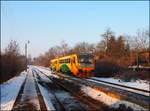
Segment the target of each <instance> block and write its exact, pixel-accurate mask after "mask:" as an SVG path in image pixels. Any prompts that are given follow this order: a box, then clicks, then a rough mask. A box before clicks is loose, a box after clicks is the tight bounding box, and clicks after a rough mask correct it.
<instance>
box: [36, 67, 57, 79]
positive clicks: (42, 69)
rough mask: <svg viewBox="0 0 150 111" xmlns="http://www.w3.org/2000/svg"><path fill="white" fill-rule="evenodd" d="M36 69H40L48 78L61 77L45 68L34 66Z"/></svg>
mask: <svg viewBox="0 0 150 111" xmlns="http://www.w3.org/2000/svg"><path fill="white" fill-rule="evenodd" d="M34 67H35V68H37V69H39V70H40V71H42V72H43V73H44V74H46V75H47V76H53V77H55V78H59V76H57V75H56V74H53V73H52V72H51V71H50V70H49V69H48V68H44V67H41V66H34Z"/></svg>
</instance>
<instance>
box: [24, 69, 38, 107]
mask: <svg viewBox="0 0 150 111" xmlns="http://www.w3.org/2000/svg"><path fill="white" fill-rule="evenodd" d="M21 103H31V104H33V105H34V106H35V107H36V109H37V110H40V104H39V100H38V95H37V92H36V87H35V81H34V78H33V73H32V68H31V67H30V68H29V71H28V75H27V80H26V83H25V86H24V89H23V95H22V98H21Z"/></svg>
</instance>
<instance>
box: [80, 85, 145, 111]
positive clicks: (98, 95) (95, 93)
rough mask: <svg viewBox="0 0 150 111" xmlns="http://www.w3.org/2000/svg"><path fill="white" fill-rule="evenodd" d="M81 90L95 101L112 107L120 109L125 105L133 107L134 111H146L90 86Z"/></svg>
mask: <svg viewBox="0 0 150 111" xmlns="http://www.w3.org/2000/svg"><path fill="white" fill-rule="evenodd" d="M81 90H82V91H83V92H84V93H85V94H87V95H88V96H90V97H92V98H93V99H95V100H98V101H101V102H103V103H105V104H106V105H108V106H110V107H114V108H118V107H119V104H125V105H126V106H127V107H131V108H133V109H134V110H146V109H144V108H143V107H141V106H139V105H137V104H134V103H131V102H128V101H124V100H119V99H117V98H113V97H111V96H108V95H107V94H106V93H104V92H101V91H99V90H96V89H93V88H91V87H88V86H82V88H81Z"/></svg>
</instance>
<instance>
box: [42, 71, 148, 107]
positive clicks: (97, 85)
mask: <svg viewBox="0 0 150 111" xmlns="http://www.w3.org/2000/svg"><path fill="white" fill-rule="evenodd" d="M41 73H43V72H42V71H41ZM57 75H58V76H59V77H61V78H63V79H66V80H69V81H70V80H71V81H74V82H75V83H81V84H83V85H86V86H89V87H92V88H94V89H98V90H100V91H104V92H105V93H108V92H109V93H112V94H115V95H118V97H119V98H121V99H122V100H125V101H129V102H131V103H134V104H137V105H140V106H142V107H144V108H146V109H149V102H150V96H149V94H150V92H149V91H147V90H142V89H138V88H133V87H128V86H124V85H120V84H115V83H110V82H107V81H99V80H95V79H92V78H88V79H83V78H76V77H73V76H70V75H66V74H61V73H57Z"/></svg>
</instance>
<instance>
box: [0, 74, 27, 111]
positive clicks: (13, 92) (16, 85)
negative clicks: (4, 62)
mask: <svg viewBox="0 0 150 111" xmlns="http://www.w3.org/2000/svg"><path fill="white" fill-rule="evenodd" d="M26 75H27V74H26V72H22V73H21V74H20V75H19V76H16V77H14V78H12V79H10V80H8V81H7V82H5V83H3V84H1V85H0V89H1V95H0V98H1V103H0V104H1V105H0V109H1V110H11V109H12V107H13V105H14V103H15V100H16V98H17V96H18V93H19V90H20V88H21V85H22V84H23V82H24V80H25V78H26Z"/></svg>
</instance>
